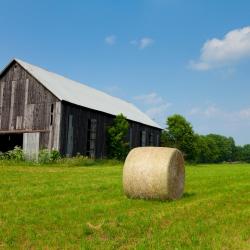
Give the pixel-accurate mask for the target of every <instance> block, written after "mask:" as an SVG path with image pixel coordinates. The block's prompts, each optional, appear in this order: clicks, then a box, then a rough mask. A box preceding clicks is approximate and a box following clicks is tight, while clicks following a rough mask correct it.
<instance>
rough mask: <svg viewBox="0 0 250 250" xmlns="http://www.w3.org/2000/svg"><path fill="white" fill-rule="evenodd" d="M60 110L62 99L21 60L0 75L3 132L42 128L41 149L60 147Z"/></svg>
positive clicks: (0, 124) (0, 117) (0, 108)
mask: <svg viewBox="0 0 250 250" xmlns="http://www.w3.org/2000/svg"><path fill="white" fill-rule="evenodd" d="M51 104H54V107H55V112H54V116H53V119H54V120H53V124H52V126H51V125H50V118H51ZM60 111H61V102H60V101H59V100H58V99H57V98H56V97H55V96H54V95H53V94H52V93H51V92H49V91H48V90H47V89H46V88H45V87H44V86H43V85H42V84H40V83H39V82H38V81H37V80H36V79H35V78H34V77H32V76H31V75H30V74H29V73H28V72H27V71H26V70H24V69H23V68H22V67H21V66H20V65H19V64H18V63H16V62H13V63H12V64H11V65H10V66H9V67H8V68H7V69H6V70H5V71H4V72H3V74H2V75H1V76H0V133H9V132H11V133H15V132H17V133H18V132H19V133H21V132H22V133H24V132H32V131H34V132H35V131H41V132H40V142H39V144H40V148H52V147H56V148H58V147H59V136H58V133H59V131H60V118H61V117H60V115H61V114H60ZM43 131H44V132H43ZM50 141H51V143H50V145H49V142H50ZM58 149H59V148H58Z"/></svg>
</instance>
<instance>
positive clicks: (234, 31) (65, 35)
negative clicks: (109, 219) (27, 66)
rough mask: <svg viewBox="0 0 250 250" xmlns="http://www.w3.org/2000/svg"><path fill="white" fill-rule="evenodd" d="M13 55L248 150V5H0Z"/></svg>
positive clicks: (108, 0)
mask: <svg viewBox="0 0 250 250" xmlns="http://www.w3.org/2000/svg"><path fill="white" fill-rule="evenodd" d="M0 6H1V15H0V29H1V32H0V68H3V67H4V66H5V65H6V64H7V63H8V62H9V61H10V60H11V59H12V58H14V57H16V58H19V59H22V60H24V61H27V62H29V63H32V64H35V65H38V66H41V67H43V68H46V69H49V70H50V71H53V72H56V73H59V74H61V75H64V76H66V77H69V78H71V79H73V80H77V81H80V82H82V83H85V84H88V85H89V86H92V87H94V88H97V89H99V90H102V91H105V92H107V93H109V94H111V95H114V96H117V97H120V98H122V99H125V100H127V101H129V102H132V103H134V104H135V105H136V106H138V107H139V108H140V109H141V110H142V111H144V112H145V113H147V114H148V115H149V116H150V117H151V118H152V119H153V120H155V121H156V122H158V123H159V124H160V125H161V126H162V127H166V118H167V117H168V116H170V115H173V114H176V113H177V114H181V115H183V116H185V117H186V119H187V120H188V121H189V122H191V124H192V125H193V128H194V130H195V132H197V133H200V134H209V133H217V134H221V135H225V136H232V137H233V138H234V139H235V141H236V144H238V145H243V144H248V143H249V144H250V15H249V13H250V1H247V0H237V1H233V0H232V1H226V0H220V1H218V0H209V1H207V0H206V1H205V0H189V1H186V0H126V1H124V0H105V1H101V0H84V1H81V0H72V1H66V0H61V1H59V0H54V1H51V0H42V1H33V0H23V1H19V0H12V1H9V0H0Z"/></svg>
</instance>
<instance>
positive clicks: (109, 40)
mask: <svg viewBox="0 0 250 250" xmlns="http://www.w3.org/2000/svg"><path fill="white" fill-rule="evenodd" d="M105 43H106V44H108V45H114V44H115V43H116V36H115V35H110V36H107V37H105Z"/></svg>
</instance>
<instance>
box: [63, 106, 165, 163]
mask: <svg viewBox="0 0 250 250" xmlns="http://www.w3.org/2000/svg"><path fill="white" fill-rule="evenodd" d="M88 119H96V120H97V136H96V138H97V139H96V158H104V157H106V156H107V144H106V141H107V128H108V127H109V126H110V125H111V124H112V122H113V119H114V116H112V115H109V114H106V113H103V112H99V111H94V110H91V109H87V108H84V107H80V106H77V105H73V104H70V103H67V102H62V120H61V136H60V140H61V146H60V148H61V152H62V153H63V154H64V155H67V147H68V148H69V147H70V150H72V155H76V154H77V153H80V154H82V155H86V150H87V130H88ZM129 123H130V127H131V128H132V136H130V133H129V134H128V138H132V143H131V147H132V148H133V147H138V146H140V141H141V138H140V132H141V131H144V130H145V131H146V134H147V137H146V144H147V145H149V136H148V135H149V133H151V132H152V133H153V143H154V146H158V145H157V135H158V137H159V136H160V133H161V130H160V129H156V128H152V127H149V126H146V125H142V124H140V123H137V122H132V121H129ZM70 138H73V139H72V141H70V142H69V141H68V140H71V139H70ZM71 144H72V148H71Z"/></svg>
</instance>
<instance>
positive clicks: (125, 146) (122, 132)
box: [108, 114, 129, 160]
mask: <svg viewBox="0 0 250 250" xmlns="http://www.w3.org/2000/svg"><path fill="white" fill-rule="evenodd" d="M128 130H129V123H128V121H127V120H126V117H125V116H123V115H122V114H120V115H117V116H116V117H115V119H114V122H113V125H112V126H111V127H109V128H108V155H109V157H110V158H113V159H117V160H124V159H125V158H126V156H127V154H128V151H129V143H128V141H127V139H126V137H127V135H128Z"/></svg>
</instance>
